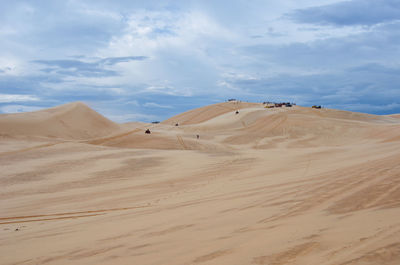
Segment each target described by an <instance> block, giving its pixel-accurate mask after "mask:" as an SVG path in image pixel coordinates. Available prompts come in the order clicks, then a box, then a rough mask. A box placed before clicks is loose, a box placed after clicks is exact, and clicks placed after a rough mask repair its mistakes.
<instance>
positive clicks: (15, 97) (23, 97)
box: [0, 94, 40, 103]
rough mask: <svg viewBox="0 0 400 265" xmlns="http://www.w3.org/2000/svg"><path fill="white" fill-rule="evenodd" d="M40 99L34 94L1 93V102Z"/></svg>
mask: <svg viewBox="0 0 400 265" xmlns="http://www.w3.org/2000/svg"><path fill="white" fill-rule="evenodd" d="M39 100H40V98H38V97H37V96H33V95H17V94H0V103H11V102H27V101H39Z"/></svg>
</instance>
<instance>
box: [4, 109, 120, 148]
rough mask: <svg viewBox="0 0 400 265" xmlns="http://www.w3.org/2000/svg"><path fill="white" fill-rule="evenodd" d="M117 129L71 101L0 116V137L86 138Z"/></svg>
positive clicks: (109, 122)
mask: <svg viewBox="0 0 400 265" xmlns="http://www.w3.org/2000/svg"><path fill="white" fill-rule="evenodd" d="M118 130H119V125H117V124H116V123H114V122H112V121H110V120H108V119H107V118H105V117H103V116H102V115H100V114H99V113H97V112H95V111H94V110H92V109H91V108H89V107H88V106H86V105H85V104H84V103H81V102H75V103H70V104H65V105H62V106H59V107H55V108H51V109H46V110H40V111H35V112H31V113H17V114H2V115H0V135H2V136H11V137H15V136H37V137H45V138H62V139H74V140H79V139H90V138H93V137H97V136H104V135H108V134H110V133H112V132H116V131H118Z"/></svg>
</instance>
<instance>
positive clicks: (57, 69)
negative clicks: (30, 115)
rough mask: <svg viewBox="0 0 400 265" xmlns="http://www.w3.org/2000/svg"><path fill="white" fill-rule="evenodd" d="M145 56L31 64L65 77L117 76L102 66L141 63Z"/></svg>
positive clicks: (47, 61)
mask: <svg viewBox="0 0 400 265" xmlns="http://www.w3.org/2000/svg"><path fill="white" fill-rule="evenodd" d="M146 59H147V57H146V56H126V57H109V58H104V59H99V60H97V61H94V62H84V61H81V60H34V61H32V62H33V63H37V64H42V65H46V66H48V67H46V68H43V69H42V71H43V72H45V73H57V74H60V75H66V76H87V77H94V76H117V75H118V72H116V71H113V70H110V69H105V68H104V66H112V65H115V64H117V63H123V62H130V61H143V60H146Z"/></svg>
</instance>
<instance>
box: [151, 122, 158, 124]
mask: <svg viewBox="0 0 400 265" xmlns="http://www.w3.org/2000/svg"><path fill="white" fill-rule="evenodd" d="M151 123H153V124H159V123H160V122H159V121H153V122H151Z"/></svg>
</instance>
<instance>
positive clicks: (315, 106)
mask: <svg viewBox="0 0 400 265" xmlns="http://www.w3.org/2000/svg"><path fill="white" fill-rule="evenodd" d="M312 108H313V109H320V108H321V106H317V105H313V106H312Z"/></svg>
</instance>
